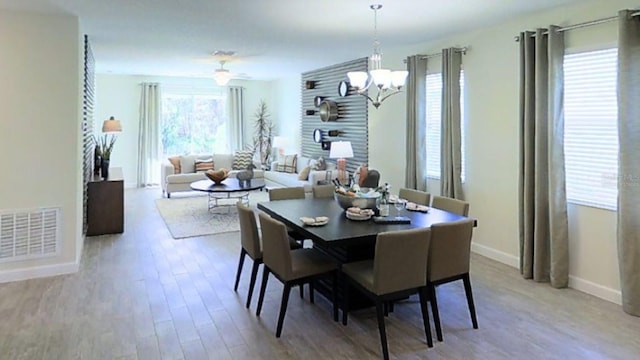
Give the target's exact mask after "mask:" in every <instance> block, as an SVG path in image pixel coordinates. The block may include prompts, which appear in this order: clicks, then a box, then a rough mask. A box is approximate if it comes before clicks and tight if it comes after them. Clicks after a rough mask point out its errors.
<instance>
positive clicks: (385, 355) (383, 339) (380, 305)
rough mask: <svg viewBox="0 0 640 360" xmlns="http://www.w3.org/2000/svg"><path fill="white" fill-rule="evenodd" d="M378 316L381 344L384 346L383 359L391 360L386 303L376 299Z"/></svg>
mask: <svg viewBox="0 0 640 360" xmlns="http://www.w3.org/2000/svg"><path fill="white" fill-rule="evenodd" d="M376 315H377V317H378V331H379V332H380V343H381V344H382V357H383V358H384V360H389V349H388V348H387V332H386V330H385V328H384V303H383V302H382V300H380V299H376Z"/></svg>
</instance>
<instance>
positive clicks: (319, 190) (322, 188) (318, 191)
mask: <svg viewBox="0 0 640 360" xmlns="http://www.w3.org/2000/svg"><path fill="white" fill-rule="evenodd" d="M311 191H312V192H313V197H314V198H316V199H319V198H333V194H334V193H335V192H336V187H335V186H333V185H315V186H314V187H312V188H311Z"/></svg>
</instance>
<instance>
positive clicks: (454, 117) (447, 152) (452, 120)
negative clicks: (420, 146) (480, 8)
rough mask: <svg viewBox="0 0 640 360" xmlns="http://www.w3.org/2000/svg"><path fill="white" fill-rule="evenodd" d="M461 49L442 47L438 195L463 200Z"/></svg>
mask: <svg viewBox="0 0 640 360" xmlns="http://www.w3.org/2000/svg"><path fill="white" fill-rule="evenodd" d="M461 70H462V53H461V52H460V51H459V50H458V49H456V48H449V49H443V50H442V124H441V127H440V129H441V141H440V195H442V196H446V197H450V198H454V199H459V200H464V195H463V194H462V178H461V175H462V148H461V146H462V139H461V130H460V121H461V120H460V71H461Z"/></svg>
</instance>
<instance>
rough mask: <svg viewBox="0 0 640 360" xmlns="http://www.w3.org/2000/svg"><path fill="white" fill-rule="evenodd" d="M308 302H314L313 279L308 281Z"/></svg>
mask: <svg viewBox="0 0 640 360" xmlns="http://www.w3.org/2000/svg"><path fill="white" fill-rule="evenodd" d="M309 302H310V303H312V304H314V303H315V299H314V297H313V280H311V281H310V282H309Z"/></svg>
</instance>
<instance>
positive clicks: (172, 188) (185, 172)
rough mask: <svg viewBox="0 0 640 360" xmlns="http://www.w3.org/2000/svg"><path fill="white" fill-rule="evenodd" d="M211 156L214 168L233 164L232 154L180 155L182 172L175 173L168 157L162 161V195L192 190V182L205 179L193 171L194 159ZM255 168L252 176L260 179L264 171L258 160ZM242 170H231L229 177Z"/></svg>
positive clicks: (229, 167)
mask: <svg viewBox="0 0 640 360" xmlns="http://www.w3.org/2000/svg"><path fill="white" fill-rule="evenodd" d="M211 157H212V158H213V162H214V167H215V168H216V169H221V168H225V169H231V168H232V165H233V154H213V155H209V154H206V155H205V154H202V155H184V156H181V157H180V167H181V170H182V172H181V173H180V174H176V173H175V168H174V167H173V165H172V164H171V162H169V160H168V159H165V160H163V161H162V168H161V176H162V177H161V179H162V195H163V196H164V195H165V194H166V195H167V197H168V198H170V197H171V193H174V192H177V191H192V190H191V187H190V186H189V185H190V184H191V183H192V182H194V181H198V180H204V179H206V176H205V175H204V173H203V172H195V160H196V159H206V158H211ZM253 163H254V165H255V166H256V169H254V170H253V174H254V178H256V179H261V178H263V177H264V172H263V171H262V170H261V164H260V162H258V161H254V162H253ZM239 171H242V170H231V171H230V173H229V177H231V178H233V177H235V176H236V174H237V173H238V172H239Z"/></svg>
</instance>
